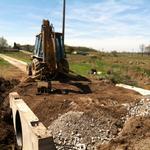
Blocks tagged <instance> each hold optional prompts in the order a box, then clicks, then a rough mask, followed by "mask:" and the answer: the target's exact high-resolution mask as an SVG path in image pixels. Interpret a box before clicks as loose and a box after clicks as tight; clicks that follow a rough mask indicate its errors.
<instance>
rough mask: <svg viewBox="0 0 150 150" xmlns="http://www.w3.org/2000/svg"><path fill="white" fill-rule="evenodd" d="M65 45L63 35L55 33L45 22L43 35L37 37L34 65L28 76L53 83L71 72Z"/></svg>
mask: <svg viewBox="0 0 150 150" xmlns="http://www.w3.org/2000/svg"><path fill="white" fill-rule="evenodd" d="M64 49H65V48H64V44H63V34H62V33H58V32H55V31H54V27H53V25H52V24H50V22H49V21H48V20H43V24H42V27H41V33H40V34H38V35H37V36H36V42H35V48H34V51H33V56H32V64H31V65H30V66H29V67H28V68H29V69H28V74H29V75H30V76H32V78H34V79H38V80H43V81H51V80H53V79H54V78H56V77H57V76H58V75H59V74H67V73H68V72H69V64H68V62H67V60H66V54H65V50H64Z"/></svg>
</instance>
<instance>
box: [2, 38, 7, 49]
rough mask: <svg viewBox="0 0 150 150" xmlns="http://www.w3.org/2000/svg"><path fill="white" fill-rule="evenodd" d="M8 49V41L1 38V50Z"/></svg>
mask: <svg viewBox="0 0 150 150" xmlns="http://www.w3.org/2000/svg"><path fill="white" fill-rule="evenodd" d="M6 47H8V44H7V40H6V39H5V38H3V37H0V50H3V49H4V48H6Z"/></svg>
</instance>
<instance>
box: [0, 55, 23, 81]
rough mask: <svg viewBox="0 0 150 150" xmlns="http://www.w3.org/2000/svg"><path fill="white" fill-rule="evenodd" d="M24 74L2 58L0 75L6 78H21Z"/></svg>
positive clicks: (0, 59) (0, 60)
mask: <svg viewBox="0 0 150 150" xmlns="http://www.w3.org/2000/svg"><path fill="white" fill-rule="evenodd" d="M23 76H24V73H23V72H21V71H20V70H18V69H17V68H16V67H14V66H12V65H11V64H10V63H8V62H7V61H5V60H4V59H2V58H0V77H4V78H5V79H13V78H14V79H21V78H22V77H23Z"/></svg>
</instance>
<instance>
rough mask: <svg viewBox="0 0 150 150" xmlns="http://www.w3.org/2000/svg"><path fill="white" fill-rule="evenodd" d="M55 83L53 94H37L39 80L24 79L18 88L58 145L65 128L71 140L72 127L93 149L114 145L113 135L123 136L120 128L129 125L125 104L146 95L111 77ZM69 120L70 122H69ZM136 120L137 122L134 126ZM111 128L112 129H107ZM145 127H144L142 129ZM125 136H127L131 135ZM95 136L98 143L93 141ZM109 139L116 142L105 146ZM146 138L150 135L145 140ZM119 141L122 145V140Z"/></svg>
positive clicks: (116, 136)
mask: <svg viewBox="0 0 150 150" xmlns="http://www.w3.org/2000/svg"><path fill="white" fill-rule="evenodd" d="M52 86H53V88H54V89H55V90H56V91H55V93H52V94H42V95H36V94H37V88H36V83H35V82H23V83H21V84H20V85H19V86H18V87H16V89H14V91H17V92H18V93H19V94H20V95H21V98H22V99H24V100H25V102H26V103H27V104H28V105H29V107H30V108H31V109H32V110H33V112H34V113H35V114H36V115H37V116H38V118H39V119H40V120H41V121H42V122H43V123H44V124H45V126H46V127H49V129H50V130H51V131H52V133H53V135H54V138H55V142H56V145H57V144H58V143H60V140H59V138H58V135H59V134H60V133H59V132H62V133H61V134H62V136H64V137H66V140H68V139H69V138H72V137H70V135H71V131H72V132H76V131H78V132H79V133H80V134H81V135H82V143H86V144H87V145H90V146H89V148H88V149H89V150H90V149H92V148H93V147H92V146H94V147H95V146H97V145H100V149H107V148H109V147H112V146H113V144H114V143H113V142H112V141H111V139H115V138H116V139H117V138H119V137H118V136H119V134H120V132H121V131H124V130H125V131H126V129H128V127H124V123H125V120H123V119H122V118H125V117H126V115H127V113H128V111H127V108H126V106H125V105H126V104H131V103H132V104H136V103H137V102H139V101H140V100H141V99H142V96H141V95H140V94H138V93H136V92H134V91H130V90H127V89H124V88H120V87H116V86H115V85H113V84H112V83H111V82H109V81H107V80H104V81H96V80H94V81H92V82H86V81H84V82H77V81H76V82H73V81H71V82H69V83H59V82H53V83H52ZM82 113H83V114H82ZM73 120H74V121H73ZM130 122H132V121H129V123H130ZM140 122H142V121H137V122H136V121H134V123H135V124H137V123H140ZM68 124H70V125H69V126H68ZM71 124H72V125H71ZM127 124H128V123H127ZM132 124H133V122H132V123H131V124H130V126H131V125H132ZM98 130H102V131H103V130H104V132H105V134H104V133H98V132H97V131H98ZM107 131H108V133H106V132H107ZM128 131H129V132H130V131H131V134H130V136H131V138H129V139H132V138H133V139H136V138H134V132H135V131H134V130H132V128H131V127H129V129H128ZM144 131H145V130H141V132H142V133H144ZM147 131H148V130H147ZM100 132H101V131H100ZM124 133H125V132H124ZM87 135H88V136H87ZM99 136H104V139H101V140H99ZM139 136H140V134H137V137H139ZM123 137H125V138H127V136H123ZM67 138H68V139H67ZM73 138H74V137H73ZM93 138H94V140H95V141H94V143H93V142H92V140H93ZM145 138H146V137H145ZM106 141H111V142H110V144H111V143H112V145H110V146H109V145H107V147H106V148H105V147H103V146H104V143H107V142H106ZM132 141H134V140H132ZM135 141H136V140H135ZM146 141H147V138H146V140H145V141H144V142H146ZM68 142H70V141H68ZM98 143H99V144H98ZM69 144H70V145H71V144H72V143H71V142H70V143H69ZM115 144H116V142H115ZM115 144H114V145H115ZM119 145H120V146H122V144H121V143H119ZM63 146H64V145H63ZM115 146H116V145H115ZM113 147H114V146H113ZM137 147H138V145H137ZM115 148H116V147H115ZM115 148H114V149H115Z"/></svg>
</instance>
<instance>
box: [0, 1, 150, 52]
mask: <svg viewBox="0 0 150 150" xmlns="http://www.w3.org/2000/svg"><path fill="white" fill-rule="evenodd" d="M62 1H63V0H1V1H0V37H2V36H3V37H5V38H6V39H7V40H8V43H9V44H10V45H12V44H13V43H14V42H17V43H20V44H34V42H35V36H36V34H38V33H39V32H40V30H41V24H42V20H43V19H49V20H50V21H51V22H52V23H53V25H54V27H55V31H58V32H61V31H62ZM66 3H67V9H66V36H65V43H66V44H67V45H72V46H86V47H91V48H95V49H97V50H104V51H113V50H117V51H139V45H141V44H145V45H148V44H150V0H66Z"/></svg>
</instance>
